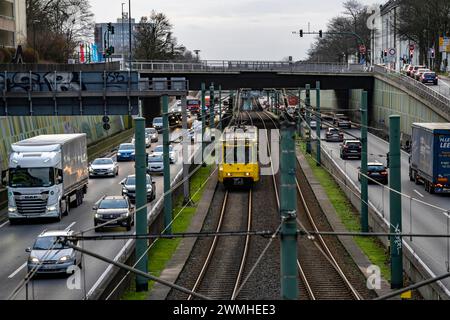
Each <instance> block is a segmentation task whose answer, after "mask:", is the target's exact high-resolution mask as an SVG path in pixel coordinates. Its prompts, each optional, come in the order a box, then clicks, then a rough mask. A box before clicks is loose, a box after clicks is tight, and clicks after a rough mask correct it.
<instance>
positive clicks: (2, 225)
mask: <svg viewBox="0 0 450 320" xmlns="http://www.w3.org/2000/svg"><path fill="white" fill-rule="evenodd" d="M8 223H9V220H6V221H5V222H3V223H2V224H0V228H3V227H4V226H6V225H7V224H8Z"/></svg>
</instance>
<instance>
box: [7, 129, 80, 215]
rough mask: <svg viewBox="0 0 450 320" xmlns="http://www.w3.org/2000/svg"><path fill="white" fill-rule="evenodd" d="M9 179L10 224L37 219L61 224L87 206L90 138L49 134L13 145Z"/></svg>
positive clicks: (78, 135) (76, 135)
mask: <svg viewBox="0 0 450 320" xmlns="http://www.w3.org/2000/svg"><path fill="white" fill-rule="evenodd" d="M11 149H12V152H11V154H10V157H9V167H8V172H7V175H5V176H4V179H3V183H4V184H6V185H7V188H8V218H9V221H10V223H14V222H16V221H18V220H24V219H34V218H55V219H56V220H57V221H60V220H61V218H62V216H63V215H68V214H69V211H70V207H77V206H79V205H80V204H81V203H82V202H83V198H84V195H85V194H86V192H87V187H88V181H89V172H88V157H87V143H86V134H84V133H81V134H49V135H40V136H36V137H33V138H29V139H25V140H22V141H19V142H16V143H14V144H12V145H11Z"/></svg>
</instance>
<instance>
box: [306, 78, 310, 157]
mask: <svg viewBox="0 0 450 320" xmlns="http://www.w3.org/2000/svg"><path fill="white" fill-rule="evenodd" d="M310 108H311V86H310V85H309V84H307V85H306V97H305V118H306V119H305V120H306V132H309V134H308V135H306V153H309V154H311V119H310V116H311V115H310Z"/></svg>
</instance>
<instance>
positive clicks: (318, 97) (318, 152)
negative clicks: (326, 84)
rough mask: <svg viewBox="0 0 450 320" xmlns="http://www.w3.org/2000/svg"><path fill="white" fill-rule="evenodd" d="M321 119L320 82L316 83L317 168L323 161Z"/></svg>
mask: <svg viewBox="0 0 450 320" xmlns="http://www.w3.org/2000/svg"><path fill="white" fill-rule="evenodd" d="M321 120H322V119H321V118H320V81H316V139H317V143H316V147H317V151H316V166H320V163H321V159H320V138H321V134H320V127H321V124H322V123H321Z"/></svg>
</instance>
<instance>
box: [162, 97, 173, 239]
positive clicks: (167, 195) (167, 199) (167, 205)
mask: <svg viewBox="0 0 450 320" xmlns="http://www.w3.org/2000/svg"><path fill="white" fill-rule="evenodd" d="M162 105H163V108H162V109H163V163H164V169H163V170H164V173H163V174H164V228H165V230H166V231H165V234H171V233H172V227H171V225H170V222H171V221H172V193H171V192H170V158H169V145H170V141H169V139H170V136H169V97H168V96H162Z"/></svg>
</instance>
